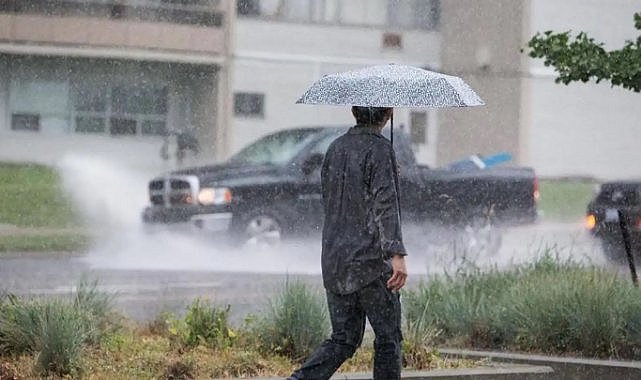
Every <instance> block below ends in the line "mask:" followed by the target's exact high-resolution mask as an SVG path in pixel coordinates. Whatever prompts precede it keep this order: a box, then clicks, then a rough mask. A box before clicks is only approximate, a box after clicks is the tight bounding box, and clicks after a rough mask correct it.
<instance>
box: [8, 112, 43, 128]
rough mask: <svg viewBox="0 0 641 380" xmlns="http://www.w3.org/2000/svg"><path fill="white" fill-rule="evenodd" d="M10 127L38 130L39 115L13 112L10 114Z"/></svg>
mask: <svg viewBox="0 0 641 380" xmlns="http://www.w3.org/2000/svg"><path fill="white" fill-rule="evenodd" d="M11 129H12V130H14V131H32V132H38V131H39V130H40V115H37V114H26V113H14V114H12V115H11Z"/></svg>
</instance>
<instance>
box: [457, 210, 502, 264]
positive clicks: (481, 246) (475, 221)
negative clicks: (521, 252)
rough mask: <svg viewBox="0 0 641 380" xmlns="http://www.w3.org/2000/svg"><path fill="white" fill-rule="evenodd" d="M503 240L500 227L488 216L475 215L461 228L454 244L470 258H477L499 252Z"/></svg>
mask: <svg viewBox="0 0 641 380" xmlns="http://www.w3.org/2000/svg"><path fill="white" fill-rule="evenodd" d="M502 242H503V237H502V234H501V231H500V229H499V228H497V227H496V226H495V225H494V224H492V222H491V221H490V220H489V219H488V218H486V217H475V218H471V219H470V220H469V221H468V222H467V223H466V224H465V225H464V226H463V227H462V228H460V229H459V231H458V233H457V234H456V237H455V241H454V244H455V247H456V248H458V249H460V250H462V254H463V255H465V257H466V258H467V259H468V260H475V259H477V258H479V257H480V256H491V255H494V254H496V253H498V251H499V249H500V248H501V244H502Z"/></svg>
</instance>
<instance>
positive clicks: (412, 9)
mask: <svg viewBox="0 0 641 380" xmlns="http://www.w3.org/2000/svg"><path fill="white" fill-rule="evenodd" d="M387 14H388V16H387V18H388V20H387V22H388V24H389V26H392V27H398V28H401V29H425V30H434V29H436V28H437V27H438V22H439V19H440V16H441V4H440V0H402V1H399V0H389V2H388V13H387Z"/></svg>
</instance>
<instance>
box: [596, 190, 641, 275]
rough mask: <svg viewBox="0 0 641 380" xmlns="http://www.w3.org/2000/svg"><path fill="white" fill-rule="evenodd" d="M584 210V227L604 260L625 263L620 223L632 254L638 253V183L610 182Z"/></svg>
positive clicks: (640, 210)
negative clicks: (596, 243)
mask: <svg viewBox="0 0 641 380" xmlns="http://www.w3.org/2000/svg"><path fill="white" fill-rule="evenodd" d="M595 193H596V194H595V196H594V198H593V199H592V200H591V201H590V203H589V204H588V206H587V215H586V227H587V229H588V231H589V232H590V233H591V234H592V236H594V237H595V238H596V239H597V240H599V241H600V243H601V247H602V249H603V253H604V254H605V256H606V258H607V259H608V260H610V261H612V262H615V263H623V262H625V260H626V252H625V245H624V240H623V231H622V229H621V222H623V223H624V225H625V227H626V228H627V230H628V231H629V235H630V243H631V248H632V252H633V253H634V254H635V256H636V257H639V252H640V249H641V181H611V182H606V183H603V184H601V185H600V186H599V187H598V189H597V191H596V192H595Z"/></svg>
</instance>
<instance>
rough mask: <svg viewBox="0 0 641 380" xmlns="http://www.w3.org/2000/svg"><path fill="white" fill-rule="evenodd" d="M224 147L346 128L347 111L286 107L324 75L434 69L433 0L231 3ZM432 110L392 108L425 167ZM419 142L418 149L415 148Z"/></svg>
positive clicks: (436, 7)
mask: <svg viewBox="0 0 641 380" xmlns="http://www.w3.org/2000/svg"><path fill="white" fill-rule="evenodd" d="M237 14H238V16H237V20H236V24H235V26H234V28H235V33H234V38H235V40H234V52H233V57H234V68H233V81H232V82H233V89H234V99H235V107H234V116H233V120H234V121H233V123H232V124H233V127H232V129H231V130H230V136H231V137H230V140H229V141H230V149H231V151H232V152H233V151H235V150H238V149H239V148H240V147H242V146H243V145H245V144H246V143H248V142H249V141H251V140H253V139H255V138H257V137H258V136H261V135H264V134H266V133H269V132H271V131H274V130H277V129H283V128H288V127H294V126H309V125H314V126H318V125H352V123H353V117H352V116H351V113H350V111H349V109H348V108H347V107H332V106H327V107H323V106H303V105H295V104H294V102H295V101H296V99H298V97H299V96H300V95H302V93H303V92H304V91H305V89H306V88H307V87H308V86H309V85H311V83H312V82H314V81H315V80H316V79H318V78H320V77H321V76H322V75H324V74H329V73H335V72H339V71H344V70H350V69H356V68H361V67H363V66H367V65H374V64H387V63H404V64H410V65H415V66H419V67H426V68H438V67H439V64H440V59H439V55H440V49H441V48H440V45H441V38H440V36H439V32H438V29H439V24H440V22H441V15H440V1H439V0H403V1H398V0H349V1H345V0H238V3H237ZM436 115H437V113H436V112H435V111H432V112H429V111H427V110H421V109H416V110H409V109H398V110H397V111H396V113H395V123H396V125H397V126H399V127H403V128H404V129H406V131H409V130H410V129H412V130H413V131H414V135H413V137H414V141H416V142H417V144H416V149H417V152H418V153H419V155H421V156H422V158H423V160H424V161H426V162H434V161H435V159H436V156H435V152H436V149H435V148H436V135H435V134H436V132H437V128H436ZM419 142H420V143H419Z"/></svg>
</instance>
